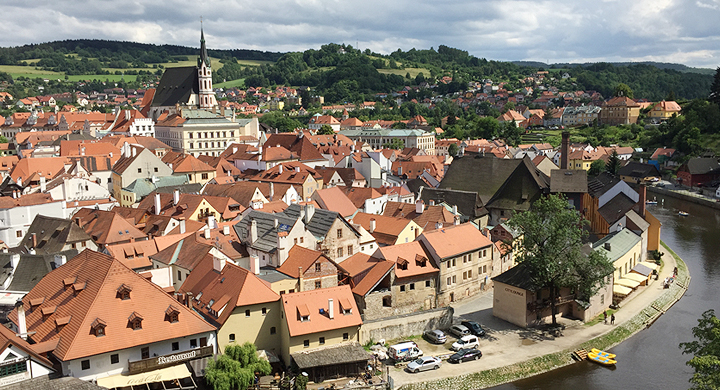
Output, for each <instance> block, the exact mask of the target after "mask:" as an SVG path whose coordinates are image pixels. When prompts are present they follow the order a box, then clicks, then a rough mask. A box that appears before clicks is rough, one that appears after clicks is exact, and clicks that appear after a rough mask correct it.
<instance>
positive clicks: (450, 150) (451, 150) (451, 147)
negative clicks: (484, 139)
mask: <svg viewBox="0 0 720 390" xmlns="http://www.w3.org/2000/svg"><path fill="white" fill-rule="evenodd" d="M459 150H460V148H459V147H458V146H457V144H450V145H448V154H449V155H450V156H453V157H455V156H457V154H458V151H459Z"/></svg>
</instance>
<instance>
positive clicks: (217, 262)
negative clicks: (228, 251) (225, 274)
mask: <svg viewBox="0 0 720 390" xmlns="http://www.w3.org/2000/svg"><path fill="white" fill-rule="evenodd" d="M225 263H227V261H226V260H225V258H220V257H215V256H213V269H214V270H215V271H218V272H222V270H223V268H225Z"/></svg>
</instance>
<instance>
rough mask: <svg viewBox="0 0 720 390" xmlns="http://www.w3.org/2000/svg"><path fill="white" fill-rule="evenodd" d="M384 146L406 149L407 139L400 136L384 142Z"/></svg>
mask: <svg viewBox="0 0 720 390" xmlns="http://www.w3.org/2000/svg"><path fill="white" fill-rule="evenodd" d="M383 148H388V149H397V150H401V149H405V141H403V140H401V139H400V138H393V140H392V141H390V142H386V143H384V144H383Z"/></svg>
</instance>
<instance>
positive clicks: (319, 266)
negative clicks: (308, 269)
mask: <svg viewBox="0 0 720 390" xmlns="http://www.w3.org/2000/svg"><path fill="white" fill-rule="evenodd" d="M320 271H322V264H320V263H315V272H320Z"/></svg>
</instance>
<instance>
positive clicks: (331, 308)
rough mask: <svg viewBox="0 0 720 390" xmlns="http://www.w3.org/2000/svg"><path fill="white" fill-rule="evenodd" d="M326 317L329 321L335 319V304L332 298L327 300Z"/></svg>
mask: <svg viewBox="0 0 720 390" xmlns="http://www.w3.org/2000/svg"><path fill="white" fill-rule="evenodd" d="M328 315H329V316H330V319H331V320H332V319H333V318H335V304H334V302H333V300H332V298H329V299H328Z"/></svg>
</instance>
